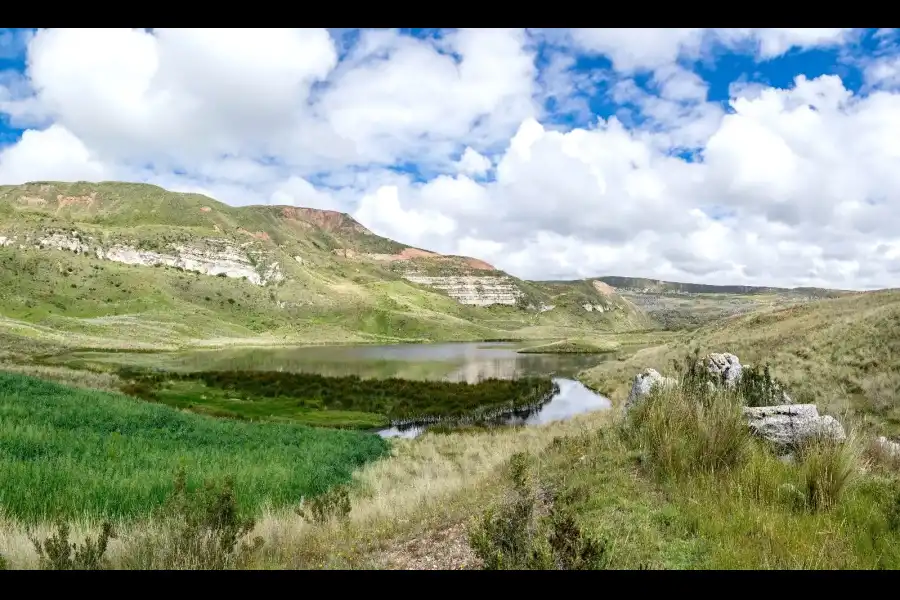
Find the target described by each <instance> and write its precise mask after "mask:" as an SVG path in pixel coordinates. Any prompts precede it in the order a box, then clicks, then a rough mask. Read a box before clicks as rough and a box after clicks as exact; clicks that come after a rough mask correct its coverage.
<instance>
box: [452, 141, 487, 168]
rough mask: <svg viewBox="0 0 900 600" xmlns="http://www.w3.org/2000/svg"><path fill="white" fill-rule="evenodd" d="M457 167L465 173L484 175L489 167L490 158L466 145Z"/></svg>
mask: <svg viewBox="0 0 900 600" xmlns="http://www.w3.org/2000/svg"><path fill="white" fill-rule="evenodd" d="M457 167H458V168H459V170H460V172H462V173H465V174H466V175H484V174H485V173H487V172H488V169H490V168H491V159H489V158H488V157H486V156H483V155H481V154H479V153H478V151H477V150H472V149H471V148H469V147H468V146H466V150H465V152H463V154H462V156H461V157H460V158H459V162H458V163H457Z"/></svg>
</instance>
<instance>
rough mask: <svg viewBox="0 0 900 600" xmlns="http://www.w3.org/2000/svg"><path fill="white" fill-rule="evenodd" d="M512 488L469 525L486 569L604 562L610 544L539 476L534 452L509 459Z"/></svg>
mask: <svg viewBox="0 0 900 600" xmlns="http://www.w3.org/2000/svg"><path fill="white" fill-rule="evenodd" d="M508 469H509V470H508V473H507V481H508V483H509V486H510V489H509V490H508V493H507V494H506V496H505V497H504V498H503V499H502V500H501V502H500V503H499V505H498V506H493V507H490V508H488V509H487V510H486V511H485V512H484V513H483V514H482V515H481V516H480V517H479V518H477V519H476V520H475V522H474V523H473V525H472V527H471V529H470V531H469V544H470V545H471V546H472V549H473V550H474V552H475V554H476V555H477V556H478V557H479V558H480V559H481V560H482V563H483V566H484V568H485V569H491V570H494V569H514V570H515V569H540V570H545V569H565V570H575V569H592V568H598V567H601V566H603V565H604V564H605V562H604V559H605V551H606V548H605V546H604V545H603V544H602V543H600V542H598V541H596V540H594V539H591V538H589V537H588V536H586V535H585V534H584V532H583V531H582V530H581V528H580V527H579V525H578V523H577V522H576V520H575V517H574V515H573V514H572V512H571V510H570V509H569V508H568V506H567V505H566V504H565V503H564V502H563V501H562V499H561V498H559V497H553V496H552V494H551V493H550V492H549V491H548V490H546V489H543V488H542V487H541V486H540V485H539V484H538V483H537V481H536V480H535V478H534V475H533V472H532V468H531V460H530V458H529V457H528V456H527V455H525V454H523V453H518V454H515V455H513V456H512V458H511V459H510V461H509V465H508Z"/></svg>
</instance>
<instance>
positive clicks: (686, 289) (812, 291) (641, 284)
mask: <svg viewBox="0 0 900 600" xmlns="http://www.w3.org/2000/svg"><path fill="white" fill-rule="evenodd" d="M597 279H599V280H600V281H603V282H605V283H608V284H609V285H611V286H613V287H614V288H616V289H617V290H628V291H631V292H641V293H685V294H744V295H754V294H795V295H798V296H806V297H810V298H837V297H839V296H842V295H846V294H849V293H853V292H846V291H843V290H829V289H823V288H814V287H798V288H779V287H757V286H749V285H708V284H703V283H679V282H677V281H661V280H658V279H645V278H642V277H617V276H606V277H598V278H597Z"/></svg>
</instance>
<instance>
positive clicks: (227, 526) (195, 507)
mask: <svg viewBox="0 0 900 600" xmlns="http://www.w3.org/2000/svg"><path fill="white" fill-rule="evenodd" d="M160 516H161V517H162V521H163V523H164V528H163V531H162V532H161V533H157V534H156V535H152V534H151V535H149V536H148V537H146V538H144V539H141V540H138V542H137V543H136V544H135V546H134V547H133V548H131V553H130V554H129V556H127V557H126V560H125V563H126V565H127V566H128V567H129V568H149V569H200V570H220V569H229V568H237V567H240V566H242V565H243V564H245V562H246V561H247V560H248V559H249V558H250V557H251V555H252V554H253V553H254V552H256V551H257V550H258V549H259V548H260V547H261V546H262V543H263V541H262V538H260V537H257V538H255V539H254V540H253V542H252V543H250V544H247V543H244V542H243V541H242V540H243V538H244V537H246V536H247V534H249V533H250V532H251V531H252V530H253V527H254V525H255V522H254V520H253V519H250V518H242V517H241V516H240V515H239V513H238V509H237V501H236V499H235V497H234V492H233V484H232V481H231V480H230V479H226V480H225V481H224V482H223V483H222V484H221V485H216V484H215V483H213V482H207V483H206V485H205V486H204V487H203V488H201V489H199V490H194V491H191V490H188V488H187V477H186V475H185V472H184V470H183V469H180V470H179V471H178V473H177V474H176V476H175V486H174V491H173V493H172V496H171V497H170V499H169V501H168V503H167V504H166V506H165V507H164V508H163V512H162V514H161V515H160Z"/></svg>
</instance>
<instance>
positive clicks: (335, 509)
mask: <svg viewBox="0 0 900 600" xmlns="http://www.w3.org/2000/svg"><path fill="white" fill-rule="evenodd" d="M350 508H351V505H350V491H349V489H348V488H347V486H344V485H339V486H335V487H333V488H331V489H330V490H328V491H327V492H325V493H324V494H320V495H318V496H314V497H313V498H309V499H306V498H304V499H303V503H302V504H301V506H300V508H298V509H297V514H298V515H300V516H301V517H303V519H304V520H305V521H306V522H307V523H312V524H317V525H322V524H325V523H327V522H328V521H330V520H331V519H338V520H344V519H346V518H347V517H349V516H350Z"/></svg>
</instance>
